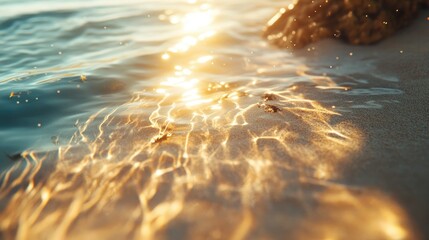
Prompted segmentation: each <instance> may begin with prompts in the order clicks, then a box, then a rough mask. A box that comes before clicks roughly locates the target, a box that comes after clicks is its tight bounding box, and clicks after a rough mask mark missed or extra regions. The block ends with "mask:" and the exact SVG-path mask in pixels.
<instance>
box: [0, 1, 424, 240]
mask: <svg viewBox="0 0 429 240" xmlns="http://www.w3.org/2000/svg"><path fill="white" fill-rule="evenodd" d="M242 4H243V6H248V4H247V3H246V2H243V3H242ZM154 6H157V5H156V4H155V5H154ZM240 6H241V5H240ZM271 7H272V6H271ZM228 9H234V10H235V8H234V7H231V6H229V5H228ZM249 11H250V10H249ZM254 11H258V9H257V10H254ZM266 12H268V10H266ZM251 13H252V11H250V14H248V15H246V16H253V14H251ZM198 14H200V15H198ZM225 14H231V16H236V14H235V11H225ZM428 15H429V12H427V11H426V12H423V13H422V14H421V17H420V19H419V20H418V21H416V22H415V24H414V25H413V26H411V27H410V28H407V29H404V30H403V31H401V32H399V33H398V34H396V35H395V37H393V38H391V39H388V40H386V41H384V42H382V43H380V44H378V45H374V46H366V47H356V46H349V45H346V44H344V43H341V42H338V41H334V40H325V41H322V42H319V43H317V44H314V45H312V46H309V48H308V49H304V50H302V51H297V52H293V53H290V52H287V51H283V50H279V49H276V48H275V47H273V46H269V45H268V44H267V43H266V42H264V41H263V40H262V39H261V38H260V37H259V36H258V35H257V34H254V32H259V31H260V26H261V24H260V23H255V22H250V23H243V24H247V25H244V26H246V27H247V28H245V30H244V32H245V33H244V34H243V33H241V34H243V35H240V34H239V35H236V31H233V30H234V28H231V29H229V30H230V31H231V32H232V33H230V32H228V34H229V35H228V34H224V35H221V36H220V37H218V38H216V36H215V37H213V38H214V40H213V41H211V42H210V36H211V35H207V34H202V33H201V32H198V31H197V33H196V34H197V35H196V36H197V37H200V38H201V39H199V40H198V41H200V42H193V41H189V38H185V40H187V41H182V40H181V39H178V41H179V42H178V44H177V45H174V46H173V48H174V47H181V48H186V47H188V48H189V50H186V51H185V52H184V53H180V52H179V53H175V52H169V54H170V55H171V56H170V55H169V57H168V58H170V57H171V59H167V58H166V59H161V54H162V51H163V50H164V48H163V49H161V50H162V51H161V50H158V52H157V54H152V53H151V54H149V56H145V55H143V56H138V57H136V59H132V60H129V59H127V60H126V61H125V63H124V62H121V64H124V66H126V67H124V68H122V70H123V71H125V70H124V69H131V70H130V71H131V72H126V71H125V72H126V73H124V75H125V76H126V77H129V78H131V76H132V75H133V74H135V72H134V71H136V69H141V68H145V67H147V68H149V69H150V70H151V71H153V72H155V73H156V74H159V75H156V74H153V75H151V74H152V72H150V73H146V72H144V74H147V75H144V74H142V75H143V76H151V77H153V79H150V80H151V81H149V80H148V81H138V82H136V83H134V85H131V84H130V86H129V87H128V88H127V89H134V90H133V91H132V93H130V94H129V95H132V98H131V99H130V100H129V101H127V102H125V103H124V102H122V101H117V102H113V103H112V104H111V105H109V106H107V107H105V108H102V109H99V108H98V109H97V111H96V113H95V114H93V115H91V117H89V118H88V119H87V120H86V121H83V120H82V121H80V122H79V123H77V124H76V129H77V131H76V132H75V134H74V135H73V136H72V138H71V139H61V141H62V144H59V146H56V148H57V149H56V150H53V151H52V152H48V153H46V152H43V151H37V148H36V149H35V151H34V152H33V151H31V149H30V150H28V151H25V152H24V153H23V155H24V158H23V159H21V161H16V162H10V161H9V162H8V164H9V168H8V170H7V171H5V172H4V173H3V175H2V178H1V188H0V190H1V191H0V206H1V211H0V229H1V235H0V237H3V238H5V239H12V238H18V239H30V238H46V239H61V238H79V239H91V238H94V237H98V238H103V239H118V238H127V239H201V238H207V239H261V238H266V239H282V238H284V236H288V237H290V238H292V239H315V238H321V237H325V238H332V239H345V238H347V239H359V240H360V239H419V238H421V239H424V238H425V237H426V236H428V232H427V230H426V229H425V226H426V225H427V223H428V211H427V207H426V205H425V204H426V201H425V199H427V196H428V192H427V191H428V190H426V189H427V188H426V187H425V184H426V183H427V182H428V181H429V179H428V176H427V175H425V173H426V172H427V170H428V165H427V156H428V155H429V150H428V148H427V146H428V139H429V136H428V125H427V123H428V122H429V121H428V120H429V119H428V104H427V99H428V98H427V94H428V91H429V88H428V87H427V86H428V84H427V80H428V76H427V73H428V65H427V64H426V63H427V62H428V56H429V54H428V51H429V48H428V46H427V45H425V43H427V42H428V41H429V36H425V35H424V34H422V33H423V32H425V31H427V29H428V21H427V20H426V17H427V16H428ZM193 16H195V14H194V15H193ZM196 16H201V12H197V14H196ZM204 16H205V15H204V14H203V17H204ZM137 19H139V20H140V18H137ZM203 19H204V18H203ZM249 19H251V18H250V17H249ZM260 22H263V21H262V20H261V21H260ZM100 24H101V23H100ZM226 25H227V24H226ZM185 26H186V25H185ZM190 26H193V25H192V24H191V25H190ZM172 27H174V28H177V26H172ZM206 28H208V27H207V26H203V27H202V29H203V30H206ZM118 29H122V28H118ZM240 29H241V28H240ZM248 29H251V31H250V32H251V34H248V33H247V32H246V30H248ZM255 29H256V30H255ZM151 31H152V30H151ZM252 31H253V32H252ZM203 33H204V32H203ZM198 34H201V35H198ZM243 36H245V37H243ZM249 36H250V37H249ZM204 37H207V38H208V40H207V41H206V39H204ZM243 39H244V40H243ZM176 40H177V39H176ZM194 41H197V40H195V39H194ZM173 43H175V42H173ZM244 44H249V45H244ZM213 49H214V50H216V51H217V52H215V53H214V52H213ZM237 49H238V50H237ZM249 49H252V51H248V50H249ZM253 51H255V52H253ZM130 52H135V51H131V50H130ZM218 52H220V53H218ZM208 54H212V55H214V56H207V55H208ZM216 54H217V55H216ZM237 54H238V55H239V57H236V55H237ZM140 57H141V58H140ZM143 60H145V61H146V62H144V64H142V63H140V61H143ZM133 61H135V62H133ZM130 62H131V63H132V64H130ZM145 64H146V65H145ZM179 64H180V66H178V65H179ZM225 66H232V67H225ZM118 69H121V68H120V67H118ZM118 69H113V70H112V69H108V70H105V69H101V70H99V71H100V76H104V75H103V74H102V73H103V70H104V71H107V72H108V73H112V72H113V73H115V72H116V71H118ZM158 71H159V72H158ZM126 74H129V75H126ZM112 75H114V74H112ZM135 75H139V74H135ZM78 76H80V74H79V75H78ZM120 76H121V77H122V76H123V75H122V74H121V75H120ZM139 77H140V75H139ZM99 78H101V77H99ZM88 81H91V76H89V77H88ZM81 84H82V83H81ZM91 84H92V83H91ZM95 85H96V83H94V85H91V86H94V88H95V87H96V86H95ZM101 85H102V86H99V87H101V88H102V87H104V86H103V82H101ZM82 86H84V85H82ZM91 90H92V89H91ZM72 95H73V94H70V96H72ZM127 96H128V95H127ZM108 97H109V95H106V97H105V98H106V99H107V98H108ZM123 98H124V97H123V96H122V98H121V99H123ZM72 99H73V98H72ZM14 100H15V99H14ZM112 101H113V100H112ZM119 102H120V103H119ZM73 123H74V121H73Z"/></svg>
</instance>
